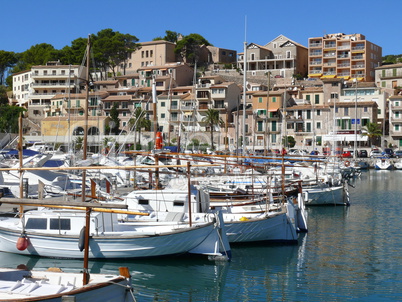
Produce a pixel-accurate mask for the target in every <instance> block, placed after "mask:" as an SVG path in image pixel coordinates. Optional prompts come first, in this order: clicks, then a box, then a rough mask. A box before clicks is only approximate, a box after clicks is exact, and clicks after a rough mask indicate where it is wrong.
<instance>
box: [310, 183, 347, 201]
mask: <svg viewBox="0 0 402 302" xmlns="http://www.w3.org/2000/svg"><path fill="white" fill-rule="evenodd" d="M304 191H305V192H306V195H307V197H306V198H305V199H304V200H305V204H306V205H307V206H322V205H345V201H344V189H343V186H336V187H327V188H312V189H304Z"/></svg>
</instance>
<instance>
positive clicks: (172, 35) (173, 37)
mask: <svg viewBox="0 0 402 302" xmlns="http://www.w3.org/2000/svg"><path fill="white" fill-rule="evenodd" d="M165 33H166V35H165V36H164V37H163V38H162V37H156V38H154V39H153V41H158V40H165V41H168V42H172V43H176V42H177V39H178V37H179V36H180V34H179V33H177V32H175V31H171V30H167V31H165Z"/></svg>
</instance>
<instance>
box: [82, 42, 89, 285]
mask: <svg viewBox="0 0 402 302" xmlns="http://www.w3.org/2000/svg"><path fill="white" fill-rule="evenodd" d="M90 53H91V36H90V35H89V36H88V44H87V53H86V56H87V70H86V77H85V85H86V96H85V102H84V142H83V150H82V151H83V155H82V159H83V160H85V159H87V146H88V101H89V75H90V74H89V67H90ZM86 176H87V172H86V170H83V171H82V187H81V188H82V193H81V200H82V202H85V198H86ZM90 222H91V208H90V207H86V210H85V228H84V240H85V241H84V268H83V284H84V285H87V284H88V282H89V271H88V263H89V228H90Z"/></svg>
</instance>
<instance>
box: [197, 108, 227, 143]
mask: <svg viewBox="0 0 402 302" xmlns="http://www.w3.org/2000/svg"><path fill="white" fill-rule="evenodd" d="M202 121H203V122H204V123H207V124H208V125H209V129H210V133H211V148H212V150H215V147H214V130H215V126H223V125H224V124H225V123H224V121H223V119H222V118H221V117H220V116H219V111H218V110H216V109H213V108H209V109H208V110H207V112H206V116H204V117H203V119H202Z"/></svg>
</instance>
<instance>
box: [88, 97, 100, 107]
mask: <svg viewBox="0 0 402 302" xmlns="http://www.w3.org/2000/svg"><path fill="white" fill-rule="evenodd" d="M89 105H90V106H96V105H98V100H97V99H96V98H91V99H90V100H89Z"/></svg>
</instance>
